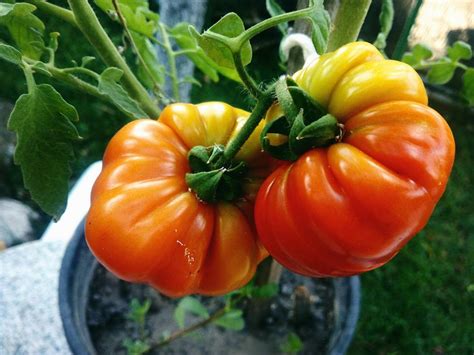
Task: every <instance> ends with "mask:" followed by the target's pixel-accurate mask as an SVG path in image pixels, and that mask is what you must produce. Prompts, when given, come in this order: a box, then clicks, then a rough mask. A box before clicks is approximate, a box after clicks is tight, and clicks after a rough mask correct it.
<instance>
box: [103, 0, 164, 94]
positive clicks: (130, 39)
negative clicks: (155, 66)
mask: <svg viewBox="0 0 474 355" xmlns="http://www.w3.org/2000/svg"><path fill="white" fill-rule="evenodd" d="M112 4H113V6H114V9H115V12H116V13H117V16H118V18H119V21H120V23H121V24H122V26H123V29H124V31H125V34H126V35H127V37H128V40H129V41H130V44H131V45H132V48H133V50H134V51H135V54H136V55H137V58H138V60H139V61H140V63H141V65H142V66H143V68H144V69H145V71H146V73H147V75H148V76H149V78H150V80H151V81H152V82H153V87H154V90H155V92H156V93H157V94H158V95H161V88H160V84H159V83H157V82H156V80H155V78H154V77H153V74H152V73H151V71H150V68H149V67H148V65H147V63H145V60H144V59H143V57H142V55H141V54H140V51H139V50H138V47H137V44H136V43H135V40H134V39H133V36H132V33H131V32H130V30H129V29H128V26H127V21H126V20H125V18H124V17H123V15H122V12H121V11H120V7H119V5H118V3H117V0H112Z"/></svg>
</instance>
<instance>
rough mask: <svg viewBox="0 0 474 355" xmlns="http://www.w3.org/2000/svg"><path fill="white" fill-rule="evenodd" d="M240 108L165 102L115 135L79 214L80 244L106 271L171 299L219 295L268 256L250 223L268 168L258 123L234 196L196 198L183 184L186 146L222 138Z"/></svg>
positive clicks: (238, 119)
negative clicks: (156, 114) (241, 188)
mask: <svg viewBox="0 0 474 355" xmlns="http://www.w3.org/2000/svg"><path fill="white" fill-rule="evenodd" d="M248 115H249V114H248V113H247V112H245V111H242V110H238V109H235V108H233V107H231V106H229V105H227V104H224V103H219V102H210V103H203V104H199V105H191V104H173V105H170V106H168V107H167V108H166V109H165V110H164V111H163V113H162V114H161V116H160V121H159V122H158V121H154V120H137V121H133V122H131V123H129V124H128V125H126V126H125V127H123V128H122V129H121V130H120V131H119V132H117V134H116V135H115V136H114V137H113V138H112V140H111V141H110V143H109V145H108V147H107V149H106V152H105V155H104V159H103V168H102V172H101V174H100V176H99V177H98V179H97V181H96V182H95V184H94V187H93V191H92V205H91V208H90V211H89V213H88V216H87V220H86V240H87V243H88V245H89V247H90V249H91V250H92V252H93V254H94V255H95V256H96V257H97V259H98V260H99V261H100V262H101V263H102V264H103V265H104V266H105V267H106V268H107V269H109V270H110V271H111V272H113V273H114V274H116V275H117V276H118V277H120V278H121V279H124V280H127V281H131V282H141V283H148V284H150V285H151V286H153V287H155V288H156V289H158V290H159V291H160V292H162V293H164V294H166V295H168V296H172V297H180V296H183V295H187V294H191V293H200V294H204V295H220V294H225V293H228V292H230V291H232V290H234V289H236V288H239V287H241V286H243V285H245V284H246V283H247V282H248V281H249V280H250V279H251V278H252V276H253V275H254V273H255V269H256V266H257V264H258V263H259V262H260V261H261V260H262V259H263V258H265V257H266V256H267V253H266V251H265V250H264V249H263V248H262V246H261V244H260V243H259V242H258V240H257V238H256V231H255V227H254V224H253V221H252V217H253V199H254V198H255V194H256V189H257V188H258V186H259V185H260V183H261V181H262V176H264V175H265V174H267V172H266V170H265V166H264V162H265V159H262V154H261V152H260V147H259V142H258V135H259V133H260V130H261V126H260V127H259V128H258V129H257V131H256V132H255V133H254V135H253V136H252V137H251V139H250V140H249V142H248V143H246V145H244V146H243V148H242V150H241V151H240V153H239V155H240V157H241V159H243V160H245V161H246V162H247V164H248V165H249V166H250V168H251V169H250V173H249V179H248V181H247V184H246V185H247V188H246V191H247V194H246V196H244V197H243V198H242V199H241V200H239V201H238V202H237V203H234V204H231V203H217V204H206V203H203V202H201V201H200V200H198V198H197V197H196V196H195V195H194V193H193V192H191V191H189V189H188V186H187V184H186V182H185V174H186V173H188V172H189V166H188V160H187V153H188V151H189V150H190V148H192V146H194V145H212V144H225V143H226V142H227V140H228V139H229V138H230V137H231V136H232V135H234V134H236V130H238V129H240V127H241V125H242V122H243V121H245V120H246V119H247V117H248ZM259 165H260V166H259ZM261 174H264V175H261ZM249 217H250V218H249Z"/></svg>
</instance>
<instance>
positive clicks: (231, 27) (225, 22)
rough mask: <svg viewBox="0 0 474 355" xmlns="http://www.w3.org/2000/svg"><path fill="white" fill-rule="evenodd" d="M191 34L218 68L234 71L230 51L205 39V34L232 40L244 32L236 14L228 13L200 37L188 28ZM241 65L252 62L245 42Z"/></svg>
mask: <svg viewBox="0 0 474 355" xmlns="http://www.w3.org/2000/svg"><path fill="white" fill-rule="evenodd" d="M190 30H191V34H192V35H193V36H194V37H195V38H196V40H197V41H198V44H199V46H200V47H201V48H202V49H203V50H204V52H206V54H207V55H208V56H209V57H210V58H211V59H212V60H213V61H214V62H216V63H217V64H218V65H219V66H222V67H224V68H227V69H234V68H235V66H234V59H233V56H232V52H231V51H230V49H229V48H228V47H227V46H226V45H225V44H223V43H221V42H219V41H218V40H216V39H213V38H209V37H206V34H207V33H216V34H219V35H222V36H226V37H229V38H234V37H237V36H238V35H240V34H241V33H242V32H244V31H245V26H244V22H243V21H242V19H241V18H240V17H239V15H237V14H236V13H233V12H231V13H228V14H227V15H225V16H224V17H222V18H221V19H220V20H219V21H218V22H216V23H215V24H214V25H212V26H211V28H209V29H208V30H207V31H205V32H204V33H203V34H202V35H200V34H199V33H198V32H197V31H196V30H195V29H194V28H193V27H190ZM241 57H242V62H243V65H244V66H245V65H247V64H249V63H250V62H251V61H252V46H251V45H250V42H249V41H247V42H246V43H245V44H244V45H243V46H242V49H241Z"/></svg>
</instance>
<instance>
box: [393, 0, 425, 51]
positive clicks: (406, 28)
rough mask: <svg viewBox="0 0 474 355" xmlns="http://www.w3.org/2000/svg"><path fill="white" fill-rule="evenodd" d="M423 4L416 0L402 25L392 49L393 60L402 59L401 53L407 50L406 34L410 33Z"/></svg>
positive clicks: (421, 0) (421, 1) (420, 0)
mask: <svg viewBox="0 0 474 355" xmlns="http://www.w3.org/2000/svg"><path fill="white" fill-rule="evenodd" d="M421 5H423V0H416V3H415V6H414V7H413V8H412V9H411V11H410V13H409V14H408V17H407V19H406V21H405V24H404V25H403V29H402V33H401V34H400V37H399V38H398V41H397V44H396V46H395V49H394V50H393V54H392V58H393V59H395V60H400V59H402V56H403V53H405V51H406V50H407V46H408V36H409V35H410V32H411V29H412V27H413V25H414V24H415V21H416V17H417V16H418V12H419V11H420V7H421Z"/></svg>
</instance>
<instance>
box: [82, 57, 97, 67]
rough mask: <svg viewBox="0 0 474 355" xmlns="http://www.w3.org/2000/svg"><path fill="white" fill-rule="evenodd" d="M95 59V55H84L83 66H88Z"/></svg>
mask: <svg viewBox="0 0 474 355" xmlns="http://www.w3.org/2000/svg"><path fill="white" fill-rule="evenodd" d="M94 60H95V57H92V56H89V55H87V56H85V57H82V60H81V67H84V68H85V67H87V65H88V64H89V63H91V62H93V61H94Z"/></svg>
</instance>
